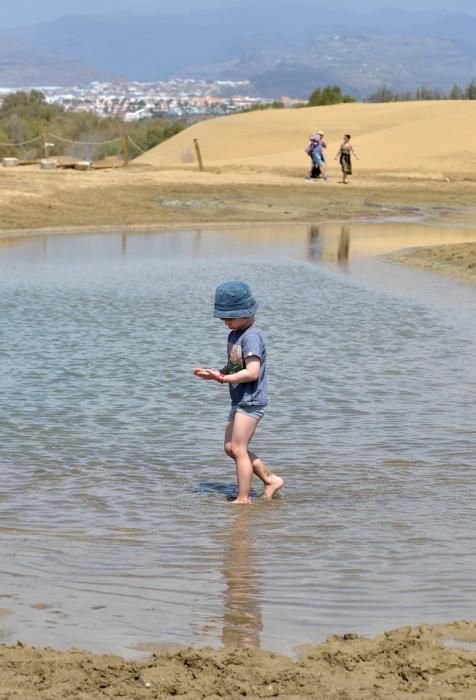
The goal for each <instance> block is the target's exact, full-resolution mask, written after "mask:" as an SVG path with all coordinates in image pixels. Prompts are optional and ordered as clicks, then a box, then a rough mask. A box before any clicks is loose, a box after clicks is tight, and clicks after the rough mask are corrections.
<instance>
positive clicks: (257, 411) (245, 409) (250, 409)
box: [228, 406, 266, 422]
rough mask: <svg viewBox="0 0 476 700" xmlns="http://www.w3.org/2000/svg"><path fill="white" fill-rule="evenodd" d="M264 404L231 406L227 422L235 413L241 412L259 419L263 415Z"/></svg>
mask: <svg viewBox="0 0 476 700" xmlns="http://www.w3.org/2000/svg"><path fill="white" fill-rule="evenodd" d="M265 408H266V406H232V407H231V409H230V413H229V415H228V422H230V421H232V420H233V418H234V417H235V413H243V414H244V415H245V416H250V417H251V418H254V419H255V420H256V421H258V422H259V421H260V420H261V419H262V417H263V416H264V411H265Z"/></svg>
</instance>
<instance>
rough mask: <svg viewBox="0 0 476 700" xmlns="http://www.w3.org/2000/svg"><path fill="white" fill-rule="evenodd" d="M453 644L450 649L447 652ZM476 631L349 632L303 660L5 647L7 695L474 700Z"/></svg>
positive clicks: (49, 698)
mask: <svg viewBox="0 0 476 700" xmlns="http://www.w3.org/2000/svg"><path fill="white" fill-rule="evenodd" d="M445 640H448V641H447V644H448V646H446V645H445ZM475 643H476V624H475V623H470V622H454V623H451V624H447V625H436V626H430V625H423V626H419V627H403V628H400V629H398V630H394V631H392V632H388V633H385V634H384V635H381V636H378V637H375V638H374V639H366V638H363V637H358V636H357V635H355V634H347V635H344V636H341V637H330V638H329V639H327V640H326V641H325V642H324V643H323V644H321V645H320V646H316V647H306V648H304V649H302V653H301V657H300V658H299V659H297V660H294V659H291V658H288V657H286V656H281V655H279V654H274V653H271V652H265V651H258V650H249V649H235V650H233V649H221V650H213V649H210V648H205V649H181V650H179V651H171V652H168V653H161V654H154V655H152V656H150V657H149V658H147V659H145V660H143V661H139V662H126V661H124V660H123V659H121V658H119V657H117V656H96V655H94V654H90V653H87V652H83V651H78V650H70V651H67V652H56V651H53V650H50V649H46V650H40V649H34V648H32V647H27V646H24V645H22V644H20V643H19V644H17V645H16V646H13V647H6V646H4V647H0V688H1V689H0V697H1V698H16V697H18V698H35V699H38V700H64V698H71V700H73V699H77V700H99V698H127V700H141V699H145V698H171V697H174V698H183V699H185V698H187V699H189V700H196V699H197V698H206V699H207V700H214V699H215V698H216V699H218V698H230V699H233V698H242V697H247V698H271V697H279V698H286V700H301V699H304V698H316V700H317V699H319V700H324V699H325V700H354V699H355V700H370V699H373V700H377V699H379V700H380V699H381V700H384V699H385V700H399V699H400V698H410V697H418V698H419V699H420V700H438V699H441V700H443V699H444V700H450V699H451V700H456V699H458V700H473V699H474V697H476V674H475V668H476V644H475Z"/></svg>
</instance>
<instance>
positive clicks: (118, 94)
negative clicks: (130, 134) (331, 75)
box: [0, 79, 303, 122]
mask: <svg viewBox="0 0 476 700" xmlns="http://www.w3.org/2000/svg"><path fill="white" fill-rule="evenodd" d="M22 89H25V88H22ZM36 89H39V90H41V91H42V92H43V93H44V94H45V96H46V100H47V102H49V103H51V104H57V105H61V106H62V107H64V109H66V110H68V111H69V110H70V111H74V112H91V113H94V114H97V115H99V116H101V117H109V116H120V117H122V118H123V119H124V120H125V121H126V122H132V121H136V120H139V119H146V118H148V117H168V118H177V119H192V120H193V119H201V118H203V117H205V116H213V115H216V116H218V115H225V114H233V113H235V112H241V111H243V110H246V109H250V108H252V107H259V106H266V105H269V104H271V103H272V102H273V100H270V99H266V98H264V97H260V96H259V95H257V94H256V90H255V88H254V87H253V85H252V83H251V82H250V81H247V80H236V81H234V80H215V81H206V80H193V79H187V80H167V81H157V82H147V83H142V82H135V81H133V82H127V83H125V82H120V83H113V82H93V83H89V84H88V85H83V86H78V87H70V88H64V87H52V86H48V87H40V88H36ZM12 91H13V90H11V89H9V90H8V92H12ZM0 92H3V93H5V92H7V90H0ZM280 101H282V102H283V104H284V106H286V107H291V106H294V105H296V104H302V103H303V101H302V100H293V99H290V98H282V100H280Z"/></svg>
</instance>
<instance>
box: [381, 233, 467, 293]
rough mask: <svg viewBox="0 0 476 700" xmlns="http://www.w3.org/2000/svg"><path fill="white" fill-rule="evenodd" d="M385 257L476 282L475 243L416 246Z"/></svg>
mask: <svg viewBox="0 0 476 700" xmlns="http://www.w3.org/2000/svg"><path fill="white" fill-rule="evenodd" d="M385 257H386V259H387V260H390V261H393V262H396V263H399V264H405V265H412V266H414V267H420V268H423V269H426V270H430V271H431V272H436V273H438V274H441V275H444V276H445V277H453V278H454V279H458V280H461V281H462V282H467V283H469V284H476V243H458V244H457V245H438V246H431V247H428V248H416V249H414V250H404V251H400V252H397V253H393V254H392V255H387V256H385Z"/></svg>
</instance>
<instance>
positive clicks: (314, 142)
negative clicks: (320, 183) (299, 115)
mask: <svg viewBox="0 0 476 700" xmlns="http://www.w3.org/2000/svg"><path fill="white" fill-rule="evenodd" d="M324 148H327V144H326V142H325V141H324V132H322V131H316V132H315V133H314V134H311V135H310V137H309V144H308V145H307V147H306V149H305V150H306V153H307V154H308V156H309V157H310V159H311V163H312V165H311V170H310V171H309V174H308V175H307V176H306V178H305V179H306V180H308V181H309V180H311V181H312V180H319V179H320V178H321V177H322V178H323V179H324V180H327V179H328V178H327V177H326V175H325V167H326V159H325V157H324Z"/></svg>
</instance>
